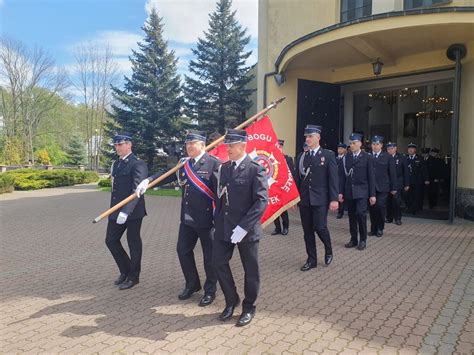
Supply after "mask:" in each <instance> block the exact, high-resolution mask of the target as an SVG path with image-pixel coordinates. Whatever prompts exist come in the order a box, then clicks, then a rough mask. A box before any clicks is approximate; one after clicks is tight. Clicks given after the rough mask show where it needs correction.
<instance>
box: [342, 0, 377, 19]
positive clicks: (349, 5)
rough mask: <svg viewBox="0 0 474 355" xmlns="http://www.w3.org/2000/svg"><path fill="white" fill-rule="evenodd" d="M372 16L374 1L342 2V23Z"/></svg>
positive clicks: (352, 0)
mask: <svg viewBox="0 0 474 355" xmlns="http://www.w3.org/2000/svg"><path fill="white" fill-rule="evenodd" d="M369 15H372V0H341V22H346V21H350V20H355V19H357V18H361V17H364V16H369Z"/></svg>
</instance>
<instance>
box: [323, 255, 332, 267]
mask: <svg viewBox="0 0 474 355" xmlns="http://www.w3.org/2000/svg"><path fill="white" fill-rule="evenodd" d="M324 262H325V263H326V265H329V264H331V263H332V255H325V256H324Z"/></svg>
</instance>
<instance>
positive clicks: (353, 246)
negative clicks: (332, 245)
mask: <svg viewBox="0 0 474 355" xmlns="http://www.w3.org/2000/svg"><path fill="white" fill-rule="evenodd" d="M344 246H345V247H346V248H355V247H356V246H357V243H354V242H353V241H352V240H351V241H350V242H349V243H347V244H344Z"/></svg>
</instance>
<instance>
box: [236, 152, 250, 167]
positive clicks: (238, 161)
mask: <svg viewBox="0 0 474 355" xmlns="http://www.w3.org/2000/svg"><path fill="white" fill-rule="evenodd" d="M246 157H247V153H245V154H244V156H243V157H242V158H240V159H239V160H235V168H236V169H237V168H238V167H239V165H240V163H242V161H243V160H244V159H245V158H246Z"/></svg>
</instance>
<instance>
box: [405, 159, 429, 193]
mask: <svg viewBox="0 0 474 355" xmlns="http://www.w3.org/2000/svg"><path fill="white" fill-rule="evenodd" d="M407 162H408V171H409V172H410V185H422V184H423V183H424V182H425V181H428V180H429V176H428V169H427V167H426V164H425V162H423V159H422V158H421V157H420V156H419V155H418V154H416V155H414V157H413V159H410V156H407Z"/></svg>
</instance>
